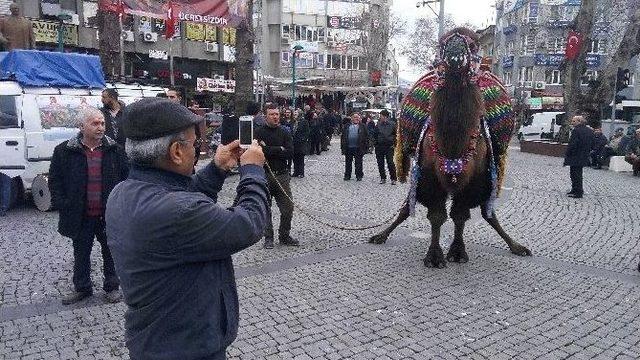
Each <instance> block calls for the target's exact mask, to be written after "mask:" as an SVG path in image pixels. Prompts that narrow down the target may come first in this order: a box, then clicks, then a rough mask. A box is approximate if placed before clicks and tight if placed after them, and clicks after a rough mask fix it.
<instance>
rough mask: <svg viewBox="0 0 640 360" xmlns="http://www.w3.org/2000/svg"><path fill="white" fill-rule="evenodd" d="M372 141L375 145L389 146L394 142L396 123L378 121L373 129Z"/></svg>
mask: <svg viewBox="0 0 640 360" xmlns="http://www.w3.org/2000/svg"><path fill="white" fill-rule="evenodd" d="M373 141H374V144H375V145H376V147H391V146H393V145H394V144H395V143H396V124H395V123H394V122H393V121H391V120H387V121H385V122H384V123H383V122H382V121H378V124H377V125H376V127H375V128H374V131H373Z"/></svg>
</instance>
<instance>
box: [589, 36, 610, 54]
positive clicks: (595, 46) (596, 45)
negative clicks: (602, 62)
mask: <svg viewBox="0 0 640 360" xmlns="http://www.w3.org/2000/svg"><path fill="white" fill-rule="evenodd" d="M588 53H589V54H606V53H607V39H594V40H592V41H591V43H589V51H588Z"/></svg>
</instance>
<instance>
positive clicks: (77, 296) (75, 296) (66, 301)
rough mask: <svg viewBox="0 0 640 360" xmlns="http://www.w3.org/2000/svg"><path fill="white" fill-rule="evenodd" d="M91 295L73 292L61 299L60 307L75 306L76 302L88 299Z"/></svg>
mask: <svg viewBox="0 0 640 360" xmlns="http://www.w3.org/2000/svg"><path fill="white" fill-rule="evenodd" d="M91 295H93V294H92V293H90V292H84V291H74V292H72V293H71V294H69V295H67V296H65V297H63V298H62V305H71V304H75V303H77V302H78V301H81V300H84V299H86V298H88V297H90V296H91Z"/></svg>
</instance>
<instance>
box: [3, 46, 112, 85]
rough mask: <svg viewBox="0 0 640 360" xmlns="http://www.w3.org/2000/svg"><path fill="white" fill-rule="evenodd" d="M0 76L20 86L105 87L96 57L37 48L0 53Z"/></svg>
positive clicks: (100, 66) (98, 59)
mask: <svg viewBox="0 0 640 360" xmlns="http://www.w3.org/2000/svg"><path fill="white" fill-rule="evenodd" d="M0 79H4V80H14V81H17V82H18V83H20V84H21V85H24V86H38V87H44V86H50V87H66V88H69V87H72V88H104V87H105V81H104V76H103V75H102V65H101V64H100V58H99V57H97V56H95V55H84V54H74V53H59V52H50V51H38V50H12V51H10V52H8V53H6V52H5V53H0Z"/></svg>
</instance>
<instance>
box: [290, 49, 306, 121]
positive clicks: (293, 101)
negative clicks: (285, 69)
mask: <svg viewBox="0 0 640 360" xmlns="http://www.w3.org/2000/svg"><path fill="white" fill-rule="evenodd" d="M302 49H304V48H303V47H302V46H300V45H296V46H294V47H293V59H292V61H293V71H292V73H293V81H292V83H291V105H292V106H293V109H294V110H295V108H296V55H297V54H298V51H301V50H302Z"/></svg>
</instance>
